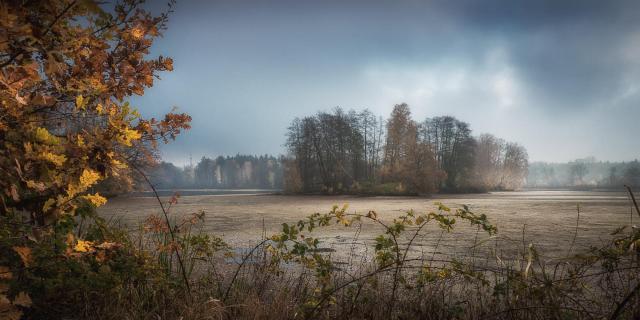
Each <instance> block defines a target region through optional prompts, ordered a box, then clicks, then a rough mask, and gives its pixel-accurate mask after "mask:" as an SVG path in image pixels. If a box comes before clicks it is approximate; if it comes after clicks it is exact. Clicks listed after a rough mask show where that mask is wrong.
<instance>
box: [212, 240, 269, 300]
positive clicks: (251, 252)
mask: <svg viewBox="0 0 640 320" xmlns="http://www.w3.org/2000/svg"><path fill="white" fill-rule="evenodd" d="M269 240H271V239H265V240H262V241H260V243H258V244H257V245H256V246H255V247H253V249H251V251H249V253H248V254H247V255H246V256H244V257H243V258H242V262H240V265H238V268H236V272H235V273H234V274H233V277H232V278H231V282H230V283H229V287H227V290H226V291H225V293H224V296H223V297H222V302H225V301H226V300H227V298H228V297H229V292H231V287H233V283H234V282H235V281H236V278H237V277H238V273H240V269H242V267H243V266H244V264H245V263H246V262H247V260H249V257H251V255H253V252H254V251H256V249H258V248H259V247H260V246H262V245H263V244H265V243H266V242H267V241H269Z"/></svg>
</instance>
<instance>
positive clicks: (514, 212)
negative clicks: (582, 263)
mask: <svg viewBox="0 0 640 320" xmlns="http://www.w3.org/2000/svg"><path fill="white" fill-rule="evenodd" d="M435 202H442V203H444V204H445V205H447V206H450V207H452V208H456V207H460V206H462V205H465V204H466V205H469V206H470V208H471V210H472V211H473V212H475V213H477V214H486V215H487V216H488V218H489V220H490V222H492V223H493V224H494V225H496V226H497V227H498V236H497V237H495V238H492V240H491V243H485V244H484V245H483V246H482V247H487V246H493V245H494V244H496V242H498V245H499V247H500V250H505V251H511V249H514V250H515V249H521V248H522V245H523V239H524V243H527V244H528V243H533V244H534V245H535V246H536V247H538V248H540V249H541V250H540V251H541V252H543V253H544V255H546V257H545V258H557V257H562V256H565V255H566V254H567V252H568V250H569V247H570V244H571V242H573V241H574V237H575V245H574V248H573V249H574V250H581V249H586V248H588V247H589V246H591V245H600V244H602V243H603V241H606V240H608V237H607V236H608V234H609V233H610V232H611V231H612V230H613V229H615V228H616V227H618V226H621V225H623V224H629V222H630V221H631V219H632V218H633V219H636V220H638V218H637V217H633V215H631V211H630V210H631V207H630V202H629V199H628V198H627V195H626V194H625V193H623V192H591V191H525V192H495V193H490V194H470V195H436V196H434V197H432V198H418V197H353V196H283V195H264V194H262V195H246V194H238V195H198V196H184V197H180V198H179V200H178V203H177V204H176V205H174V206H173V207H172V208H171V212H172V215H175V216H181V215H186V214H189V213H192V212H197V211H198V210H204V211H205V212H206V215H205V230H206V231H207V232H211V233H214V234H216V235H219V236H221V237H223V238H224V239H225V241H227V242H228V243H229V244H231V245H233V246H234V247H240V248H243V247H244V248H247V247H251V246H253V244H255V243H257V242H258V241H260V240H261V239H262V237H263V236H265V235H266V236H269V235H271V234H272V233H275V232H277V231H279V230H280V229H281V224H282V223H284V222H287V223H293V222H296V221H298V220H299V219H302V218H304V217H305V216H307V215H309V214H312V213H314V212H321V213H323V212H327V211H329V210H330V209H331V207H332V206H333V205H334V204H336V205H339V206H342V205H344V204H348V205H349V209H348V211H349V212H354V213H363V214H366V213H367V212H368V211H369V210H375V211H376V212H377V213H378V216H379V217H382V219H383V220H391V219H392V218H394V217H397V216H398V215H401V214H403V212H405V211H407V210H410V209H413V210H415V211H416V212H429V211H434V210H436V206H435V205H434V203H435ZM578 208H579V212H580V214H579V216H580V217H579V221H578ZM152 213H160V209H159V206H158V203H157V200H156V199H155V198H152V197H120V198H115V199H112V200H110V201H109V203H108V204H107V205H106V206H105V207H103V208H100V214H102V215H104V216H108V217H117V218H118V219H120V220H121V221H122V222H123V223H125V224H126V225H127V226H129V227H131V228H135V227H136V225H137V224H138V223H139V222H140V221H142V219H143V218H144V217H146V216H147V215H149V214H152ZM576 225H578V227H577V228H576ZM576 230H577V235H576ZM431 231H432V232H429V230H427V232H424V236H423V237H421V238H420V239H417V241H416V243H415V245H414V248H413V250H414V252H413V254H414V255H415V254H430V255H431V254H433V252H434V251H435V252H437V254H438V255H448V256H458V255H465V256H468V255H470V254H474V253H476V250H478V248H476V249H473V251H469V250H470V249H469V248H470V247H472V245H473V243H474V242H475V241H480V240H483V239H486V238H487V236H485V235H483V234H479V235H478V236H477V237H476V228H475V227H471V226H469V225H467V224H466V223H460V224H459V225H457V226H456V229H455V230H454V231H453V232H452V233H449V234H447V233H444V234H442V233H441V232H440V230H439V229H437V228H435V227H434V228H433V230H431ZM523 231H524V233H523ZM383 232H384V230H382V229H381V228H380V227H379V226H377V225H374V224H371V223H366V222H365V223H363V224H362V226H361V227H355V228H354V227H351V228H345V227H342V226H333V227H330V228H326V229H323V230H322V231H318V234H317V235H316V236H317V237H319V238H320V239H321V240H322V241H323V247H327V248H330V249H333V250H336V255H338V256H339V257H340V258H343V257H342V256H343V253H345V252H349V253H350V254H349V255H347V256H349V257H350V256H351V255H352V254H353V253H355V254H356V255H359V254H358V253H362V251H363V250H366V245H368V244H370V243H371V240H372V238H373V237H374V236H375V235H377V234H380V233H383ZM523 237H524V238H523ZM436 245H437V247H436ZM333 250H330V251H333ZM505 253H507V252H505Z"/></svg>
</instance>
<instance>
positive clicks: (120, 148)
mask: <svg viewBox="0 0 640 320" xmlns="http://www.w3.org/2000/svg"><path fill="white" fill-rule="evenodd" d="M35 21H37V22H38V23H35ZM79 21H85V22H84V23H80V22H79ZM166 21H167V15H166V14H161V15H159V16H153V15H151V14H150V13H148V12H146V11H144V10H142V9H141V8H139V7H138V2H137V1H124V2H122V3H120V4H118V5H116V6H115V8H112V9H109V10H103V9H102V8H101V4H100V3H99V2H96V1H53V0H52V1H36V2H33V3H28V4H26V5H22V4H17V3H15V4H14V3H12V2H3V3H1V4H0V196H1V199H0V200H1V201H0V214H2V215H6V214H11V213H17V212H25V213H28V215H29V216H30V217H31V219H32V223H33V224H35V225H40V226H43V225H49V224H51V223H53V222H54V221H55V220H56V219H57V217H59V216H60V215H61V214H74V212H75V210H77V208H78V206H79V205H80V203H81V202H82V201H86V202H89V203H91V204H92V205H94V206H96V207H97V206H100V205H103V204H104V203H105V202H106V199H105V198H104V197H102V196H101V195H100V194H98V193H94V192H92V193H91V194H86V191H87V190H88V189H89V188H91V187H94V186H95V185H97V184H98V183H99V182H100V181H102V180H104V179H121V180H122V181H123V182H122V183H120V184H119V185H129V184H131V180H130V178H129V177H130V176H131V172H130V170H131V169H130V166H131V165H136V166H142V165H145V164H149V163H152V162H154V161H155V157H154V154H155V149H156V147H157V143H158V142H159V141H162V142H168V141H169V140H172V139H174V138H175V137H176V135H178V134H179V133H180V132H181V131H182V130H185V129H189V122H190V120H191V118H190V117H189V116H188V115H186V114H179V113H173V111H172V112H171V113H169V114H167V115H166V116H164V118H162V119H155V118H144V117H142V116H141V115H140V113H139V112H138V111H137V110H136V109H135V108H133V107H132V106H130V105H129V103H128V102H127V101H126V100H127V98H128V97H129V96H131V95H134V94H135V95H142V94H144V91H145V89H146V88H149V87H151V86H152V85H153V83H154V79H159V73H160V72H162V71H171V70H173V61H172V60H171V59H170V58H166V57H163V56H159V57H157V58H148V56H147V55H148V54H149V48H150V47H151V45H152V44H153V41H154V40H155V39H156V38H157V37H158V36H160V35H161V33H162V31H163V30H164V28H165V24H166Z"/></svg>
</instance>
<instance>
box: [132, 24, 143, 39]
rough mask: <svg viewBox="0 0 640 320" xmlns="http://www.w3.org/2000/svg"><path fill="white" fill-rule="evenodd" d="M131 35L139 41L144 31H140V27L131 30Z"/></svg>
mask: <svg viewBox="0 0 640 320" xmlns="http://www.w3.org/2000/svg"><path fill="white" fill-rule="evenodd" d="M131 35H132V36H133V37H134V38H136V39H141V38H142V37H144V29H142V28H141V27H135V28H133V29H131Z"/></svg>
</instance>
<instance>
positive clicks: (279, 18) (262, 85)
mask: <svg viewBox="0 0 640 320" xmlns="http://www.w3.org/2000/svg"><path fill="white" fill-rule="evenodd" d="M639 9H640V2H638V1H587V0H585V1H574V0H566V1H556V0H541V1H527V2H521V1H497V0H495V1H494V0H486V1H475V0H463V1H444V0H434V1H410V0H408V1H358V0H352V1H274V2H271V1H270V2H269V3H266V2H263V1H251V0H248V1H233V0H218V1H213V2H206V1H180V2H178V4H177V6H176V13H175V14H174V15H173V16H172V17H171V19H170V24H169V30H168V31H167V33H166V34H165V37H164V38H162V39H160V40H159V42H158V43H157V46H156V47H155V49H154V53H155V54H164V55H168V56H172V57H173V58H174V60H175V68H176V71H174V72H173V73H172V74H167V75H163V78H164V80H163V81H159V82H158V83H157V85H156V87H155V88H153V89H151V90H150V91H149V92H148V94H147V95H145V97H142V98H140V99H135V100H134V103H135V104H137V105H139V106H140V107H142V111H143V112H147V114H158V113H160V112H162V111H164V110H168V109H169V108H170V106H171V105H178V106H180V107H181V110H183V111H186V112H189V113H191V114H192V115H193V116H194V123H193V125H194V126H193V130H192V131H191V132H190V133H188V134H187V135H185V136H184V137H182V138H180V140H179V141H178V142H176V143H175V144H174V145H172V146H169V147H167V148H164V149H163V152H164V153H165V154H167V155H169V154H170V155H171V157H175V158H179V157H181V156H183V157H184V158H186V157H187V154H188V153H193V154H194V157H199V156H200V155H203V154H205V155H216V154H222V153H224V154H234V153H237V152H241V153H265V152H269V153H281V152H283V151H284V150H283V147H282V143H283V141H284V134H285V131H286V127H287V125H288V123H289V122H290V121H291V119H293V118H294V117H296V116H304V115H308V114H311V113H314V112H316V111H318V110H323V109H324V110H328V109H331V108H333V107H335V106H342V107H345V108H363V107H368V108H370V109H371V110H373V111H374V112H376V113H377V114H379V115H383V116H387V114H388V113H389V112H390V111H391V108H392V106H393V105H394V104H396V103H400V102H407V103H409V104H410V105H411V107H412V110H413V112H414V115H415V116H416V117H417V118H419V119H422V118H424V117H431V116H437V115H442V114H451V115H454V116H456V117H459V118H461V119H463V120H465V121H467V122H470V123H471V124H472V128H474V130H475V132H476V133H481V132H490V133H494V134H497V135H500V136H502V137H504V138H507V139H509V140H515V141H518V142H520V143H522V144H524V145H525V146H526V147H527V148H528V149H529V153H530V155H531V158H532V159H534V160H557V161H560V160H562V161H566V160H570V159H573V158H578V157H584V156H588V155H594V156H596V157H598V158H602V159H613V160H622V159H629V158H630V157H633V154H637V151H635V150H640V139H636V138H634V137H637V136H639V135H640V126H637V125H635V124H631V123H630V121H632V120H631V119H636V120H637V119H638V118H640V107H639V106H638V105H639V104H640V94H639V91H638V90H640V58H639V57H640V20H639V19H637V12H639ZM158 106H162V108H158ZM165 106H166V107H165ZM145 110H146V111H145ZM618 124H625V125H624V126H621V125H618ZM611 141H615V142H616V143H612V142H611ZM603 145H606V147H603Z"/></svg>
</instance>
